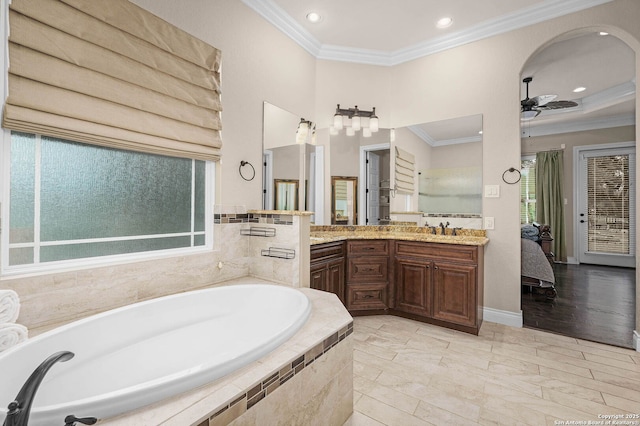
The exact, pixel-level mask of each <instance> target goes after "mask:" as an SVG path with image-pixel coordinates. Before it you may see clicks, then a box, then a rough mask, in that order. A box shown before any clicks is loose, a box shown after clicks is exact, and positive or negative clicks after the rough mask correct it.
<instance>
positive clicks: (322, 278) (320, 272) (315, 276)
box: [309, 262, 328, 291]
mask: <svg viewBox="0 0 640 426" xmlns="http://www.w3.org/2000/svg"><path fill="white" fill-rule="evenodd" d="M309 272H310V273H311V280H310V282H309V287H311V288H313V289H316V290H322V291H328V289H327V265H326V263H324V262H322V263H318V264H315V265H311V267H310V268H309Z"/></svg>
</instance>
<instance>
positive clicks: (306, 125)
mask: <svg viewBox="0 0 640 426" xmlns="http://www.w3.org/2000/svg"><path fill="white" fill-rule="evenodd" d="M309 132H312V138H313V135H315V133H316V126H315V124H313V122H312V121H309V120H305V119H304V118H301V119H300V123H298V130H296V143H298V144H303V143H305V141H306V140H307V136H309Z"/></svg>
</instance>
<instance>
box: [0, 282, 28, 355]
mask: <svg viewBox="0 0 640 426" xmlns="http://www.w3.org/2000/svg"><path fill="white" fill-rule="evenodd" d="M18 315H20V299H19V298H18V294H17V293H16V292H15V291H13V290H0V352H2V351H4V350H7V349H9V348H10V347H11V346H13V345H16V344H18V343H20V342H24V341H25V340H27V337H28V330H27V327H25V326H24V325H20V324H15V322H16V320H17V319H18Z"/></svg>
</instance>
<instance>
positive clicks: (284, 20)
mask: <svg viewBox="0 0 640 426" xmlns="http://www.w3.org/2000/svg"><path fill="white" fill-rule="evenodd" d="M242 2H243V3H244V4H245V5H247V6H249V7H250V8H251V9H253V10H254V11H255V12H256V13H257V14H258V15H260V16H262V17H263V18H264V19H266V20H267V21H268V22H269V23H271V25H273V26H274V27H276V28H277V29H279V30H280V31H282V32H283V33H284V34H285V35H287V36H288V37H289V38H291V39H293V41H295V42H296V43H298V44H299V45H300V46H302V48H303V49H305V50H306V51H307V52H309V53H311V54H312V55H313V56H315V57H318V55H319V54H320V50H321V48H322V44H321V43H320V42H319V41H318V40H317V39H316V38H315V37H314V36H312V35H311V33H310V32H309V31H307V30H306V28H304V27H303V26H302V25H300V24H298V22H296V21H295V20H294V19H293V18H292V17H291V16H289V14H287V13H286V12H285V11H284V9H282V8H281V7H280V6H278V5H277V4H276V3H275V2H273V1H272V0H242Z"/></svg>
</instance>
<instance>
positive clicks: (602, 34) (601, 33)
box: [598, 31, 609, 36]
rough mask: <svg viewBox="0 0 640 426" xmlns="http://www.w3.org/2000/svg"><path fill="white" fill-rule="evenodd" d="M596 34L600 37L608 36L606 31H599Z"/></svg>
mask: <svg viewBox="0 0 640 426" xmlns="http://www.w3.org/2000/svg"><path fill="white" fill-rule="evenodd" d="M598 34H600V35H601V36H606V35H609V33H608V32H606V31H600V32H599V33H598Z"/></svg>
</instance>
